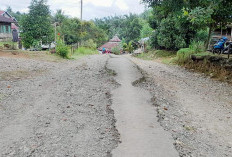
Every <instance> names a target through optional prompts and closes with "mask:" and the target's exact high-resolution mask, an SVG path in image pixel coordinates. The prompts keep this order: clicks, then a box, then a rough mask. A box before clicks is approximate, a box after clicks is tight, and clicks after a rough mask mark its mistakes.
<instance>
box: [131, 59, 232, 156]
mask: <svg viewBox="0 0 232 157" xmlns="http://www.w3.org/2000/svg"><path fill="white" fill-rule="evenodd" d="M129 58H130V59H131V60H132V61H133V62H134V63H135V64H137V65H138V67H139V68H140V69H141V71H143V74H144V76H145V79H141V81H140V82H138V84H137V86H138V87H142V88H144V89H146V90H148V91H150V93H151V94H152V95H153V102H154V105H155V106H156V107H157V112H158V117H159V121H160V123H161V125H162V126H163V127H164V128H165V129H166V130H168V131H169V132H170V133H172V136H173V138H174V139H175V140H176V142H175V146H176V149H177V150H178V151H179V154H180V156H193V157H198V156H203V157H206V156H207V157H225V156H232V86H231V85H229V84H226V83H221V82H217V81H214V80H211V79H210V78H207V77H205V76H203V75H201V74H197V73H192V72H189V71H187V70H185V69H183V68H180V67H177V66H168V65H164V64H162V63H157V62H154V61H144V60H140V59H137V58H131V57H129Z"/></svg>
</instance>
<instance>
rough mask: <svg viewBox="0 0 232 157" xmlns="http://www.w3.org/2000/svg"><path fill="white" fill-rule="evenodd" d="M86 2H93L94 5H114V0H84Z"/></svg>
mask: <svg viewBox="0 0 232 157" xmlns="http://www.w3.org/2000/svg"><path fill="white" fill-rule="evenodd" d="M83 2H84V4H88V3H91V4H93V5H94V6H100V7H110V6H112V5H113V2H114V1H113V0H83Z"/></svg>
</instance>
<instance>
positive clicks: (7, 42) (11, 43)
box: [0, 41, 14, 46]
mask: <svg viewBox="0 0 232 157" xmlns="http://www.w3.org/2000/svg"><path fill="white" fill-rule="evenodd" d="M4 44H9V45H13V44H14V43H13V42H12V41H1V42H0V46H4Z"/></svg>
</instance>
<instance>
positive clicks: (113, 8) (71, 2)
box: [0, 0, 144, 20]
mask: <svg viewBox="0 0 232 157" xmlns="http://www.w3.org/2000/svg"><path fill="white" fill-rule="evenodd" d="M140 1H141V0H83V19H84V20H90V19H94V18H102V17H106V16H114V15H124V14H128V13H142V12H143V11H144V5H143V4H141V3H140ZM30 2H31V0H0V9H2V10H4V9H6V8H7V6H10V7H11V8H12V9H13V11H20V12H28V6H29V5H30ZM48 5H49V6H50V9H51V11H52V13H55V12H56V10H58V9H62V10H63V11H64V12H65V14H66V15H69V16H71V17H80V0H48Z"/></svg>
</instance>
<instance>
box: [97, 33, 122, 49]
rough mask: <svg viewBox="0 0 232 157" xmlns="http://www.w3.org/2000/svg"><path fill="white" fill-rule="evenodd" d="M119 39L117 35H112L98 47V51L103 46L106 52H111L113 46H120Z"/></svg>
mask: <svg viewBox="0 0 232 157" xmlns="http://www.w3.org/2000/svg"><path fill="white" fill-rule="evenodd" d="M120 43H121V40H120V39H119V37H118V36H114V37H113V38H112V39H111V40H110V41H109V42H107V43H105V44H104V45H102V46H101V47H99V48H98V50H99V51H102V50H103V48H105V49H106V51H108V52H112V49H113V48H115V47H120Z"/></svg>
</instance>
